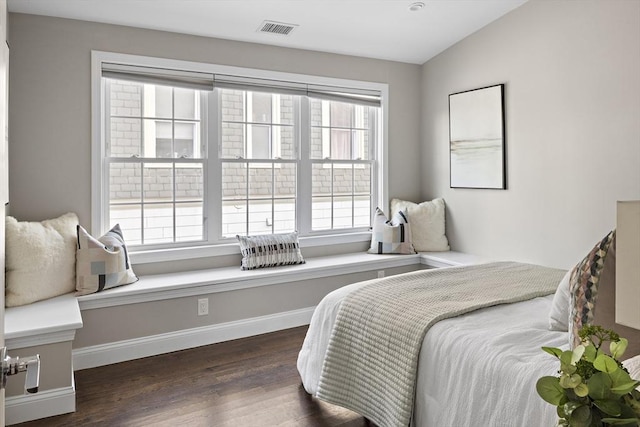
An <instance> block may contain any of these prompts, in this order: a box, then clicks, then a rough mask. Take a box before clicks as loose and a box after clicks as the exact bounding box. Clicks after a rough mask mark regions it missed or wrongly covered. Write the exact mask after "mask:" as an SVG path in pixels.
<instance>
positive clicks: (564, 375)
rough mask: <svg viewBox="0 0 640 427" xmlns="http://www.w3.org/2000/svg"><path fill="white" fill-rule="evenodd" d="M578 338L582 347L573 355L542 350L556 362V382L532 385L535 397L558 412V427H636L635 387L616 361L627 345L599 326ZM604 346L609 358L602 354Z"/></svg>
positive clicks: (639, 397) (638, 396)
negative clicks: (536, 393) (557, 368)
mask: <svg viewBox="0 0 640 427" xmlns="http://www.w3.org/2000/svg"><path fill="white" fill-rule="evenodd" d="M579 336H580V339H581V340H582V344H580V345H578V346H577V347H576V348H575V349H574V350H573V351H570V350H567V351H562V350H561V349H559V348H554V347H542V349H543V350H544V351H546V352H547V353H549V354H551V355H552V356H555V357H557V358H558V360H559V361H560V370H559V371H558V373H559V374H560V376H558V377H552V376H545V377H542V378H540V379H539V380H538V382H537V384H536V389H537V391H538V394H539V395H540V397H542V398H543V399H544V400H545V401H547V402H549V403H551V404H552V405H555V406H557V407H558V408H557V412H558V417H559V418H560V419H559V420H558V426H567V427H569V426H570V427H599V426H633V427H636V426H639V425H640V392H638V390H636V387H638V385H640V381H637V380H634V379H632V378H631V376H630V375H629V372H628V371H627V370H626V369H625V368H624V367H623V366H622V364H621V363H620V362H619V361H618V359H619V358H620V357H621V356H622V355H623V354H624V352H625V350H626V349H627V345H628V341H627V340H626V339H624V338H620V336H619V335H618V334H617V333H615V332H614V331H612V330H609V329H604V328H602V327H601V326H591V325H587V326H585V327H583V328H582V329H581V330H580V332H579ZM605 342H609V352H610V354H611V356H609V355H607V354H605V352H604V350H603V349H601V347H602V345H603V344H604V343H605Z"/></svg>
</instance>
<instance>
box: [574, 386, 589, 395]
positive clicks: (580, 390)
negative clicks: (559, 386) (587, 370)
mask: <svg viewBox="0 0 640 427" xmlns="http://www.w3.org/2000/svg"><path fill="white" fill-rule="evenodd" d="M573 392H574V393H575V394H576V396H578V397H585V396H586V395H588V394H589V387H588V386H587V385H586V384H585V383H583V382H580V384H578V385H577V386H575V388H574V389H573Z"/></svg>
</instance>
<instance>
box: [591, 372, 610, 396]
mask: <svg viewBox="0 0 640 427" xmlns="http://www.w3.org/2000/svg"><path fill="white" fill-rule="evenodd" d="M611 384H612V381H611V377H609V375H607V374H605V373H604V372H596V373H595V374H593V375H592V376H591V378H589V380H588V381H587V385H588V386H589V397H591V398H592V399H593V400H603V399H607V398H608V397H609V395H610V392H609V390H611Z"/></svg>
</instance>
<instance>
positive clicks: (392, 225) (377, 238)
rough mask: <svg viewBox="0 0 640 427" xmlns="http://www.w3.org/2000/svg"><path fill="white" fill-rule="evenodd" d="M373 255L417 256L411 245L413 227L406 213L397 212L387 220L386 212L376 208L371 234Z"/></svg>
mask: <svg viewBox="0 0 640 427" xmlns="http://www.w3.org/2000/svg"><path fill="white" fill-rule="evenodd" d="M369 253H371V254H400V255H409V254H415V253H416V251H415V249H414V248H413V244H412V243H411V227H410V226H409V219H408V217H407V213H406V211H400V212H397V213H396V214H395V215H394V216H393V218H391V220H387V217H386V215H385V214H384V212H382V211H381V210H380V208H376V215H375V217H374V218H373V231H372V232H371V248H369Z"/></svg>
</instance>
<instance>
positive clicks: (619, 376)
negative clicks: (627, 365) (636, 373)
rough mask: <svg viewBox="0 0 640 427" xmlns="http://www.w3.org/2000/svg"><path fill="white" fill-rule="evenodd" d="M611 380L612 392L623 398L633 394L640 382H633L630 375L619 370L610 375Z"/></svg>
mask: <svg viewBox="0 0 640 427" xmlns="http://www.w3.org/2000/svg"><path fill="white" fill-rule="evenodd" d="M609 377H610V378H611V382H612V383H611V392H612V393H614V394H616V395H618V396H623V395H625V394H627V393H631V391H632V390H633V389H635V388H636V387H637V386H638V384H640V381H636V380H633V379H632V378H631V376H630V375H629V373H628V372H627V371H625V370H624V369H618V370H617V371H614V372H612V373H610V374H609Z"/></svg>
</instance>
